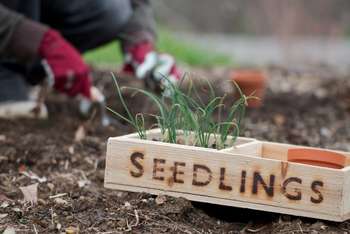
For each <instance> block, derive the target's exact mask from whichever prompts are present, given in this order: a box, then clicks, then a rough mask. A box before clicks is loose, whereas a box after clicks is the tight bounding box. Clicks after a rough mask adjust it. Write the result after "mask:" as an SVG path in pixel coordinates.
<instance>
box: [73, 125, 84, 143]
mask: <svg viewBox="0 0 350 234" xmlns="http://www.w3.org/2000/svg"><path fill="white" fill-rule="evenodd" d="M85 137H86V131H85V127H84V125H80V126H79V127H78V129H77V130H76V131H75V136H74V141H75V142H79V141H81V140H83V139H84V138H85Z"/></svg>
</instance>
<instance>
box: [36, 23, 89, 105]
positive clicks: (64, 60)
mask: <svg viewBox="0 0 350 234" xmlns="http://www.w3.org/2000/svg"><path fill="white" fill-rule="evenodd" d="M38 52H39V55H40V56H41V57H42V58H43V59H44V67H45V70H46V72H47V73H49V74H50V73H51V77H53V87H54V88H55V89H56V90H57V91H59V92H62V93H65V94H67V95H69V96H72V97H74V96H77V95H82V96H83V97H85V98H88V99H91V77H90V69H89V67H88V66H87V65H86V64H85V62H84V61H83V59H82V57H81V56H80V54H79V52H78V51H77V49H75V48H74V47H73V46H72V45H71V44H70V43H69V42H67V41H66V40H65V39H64V38H63V37H62V36H61V34H60V33H59V32H57V31H55V30H52V29H49V30H48V31H46V32H45V33H44V35H43V38H42V40H41V43H40V46H39V51H38ZM49 76H50V75H49Z"/></svg>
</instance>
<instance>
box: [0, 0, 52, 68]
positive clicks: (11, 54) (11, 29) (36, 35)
mask: <svg viewBox="0 0 350 234" xmlns="http://www.w3.org/2000/svg"><path fill="white" fill-rule="evenodd" d="M46 30H47V27H46V26H45V25H42V24H40V23H38V22H35V21H32V20H30V19H28V18H26V17H24V16H23V15H21V14H19V13H17V12H15V11H12V10H10V9H8V8H7V7H5V6H4V5H2V4H0V58H1V59H3V58H11V59H16V60H18V61H21V62H30V61H32V60H34V59H35V58H36V56H37V53H38V48H39V45H40V42H41V38H42V36H43V34H44V33H45V32H46Z"/></svg>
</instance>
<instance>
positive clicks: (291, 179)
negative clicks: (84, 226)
mask: <svg viewBox="0 0 350 234" xmlns="http://www.w3.org/2000/svg"><path fill="white" fill-rule="evenodd" d="M342 184H343V174H342V172H341V171H340V170H332V169H322V168H317V167H309V166H304V165H300V164H294V163H287V162H281V161H277V160H269V159H262V158H255V157H248V156H241V155H234V154H230V153H225V152H219V151H209V150H200V149H198V148H191V147H183V146H181V145H169V144H166V145H165V144H160V143H157V142H155V143H153V142H150V141H145V142H143V143H142V142H140V141H133V140H132V139H126V138H123V139H111V140H110V141H109V142H108V150H107V160H106V173H105V186H106V187H108V188H113V189H121V190H128V191H139V192H142V191H143V192H151V193H154V194H159V193H166V194H169V195H173V196H178V197H185V198H188V199H190V200H197V201H202V202H208V203H216V204H223V205H229V206H239V207H247V208H251V209H260V210H269V211H273V212H280V213H288V214H293V215H301V216H308V217H316V218H327V219H331V220H338V221H339V217H340V215H341V213H340V212H341V205H342V203H341V196H342ZM332 217H333V218H332Z"/></svg>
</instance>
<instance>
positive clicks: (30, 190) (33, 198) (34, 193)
mask: <svg viewBox="0 0 350 234" xmlns="http://www.w3.org/2000/svg"><path fill="white" fill-rule="evenodd" d="M19 189H20V190H21V191H22V193H23V195H24V200H25V201H28V202H31V203H33V204H36V203H37V202H38V183H35V184H32V185H28V186H25V187H19Z"/></svg>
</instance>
